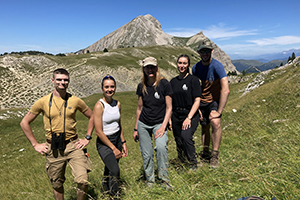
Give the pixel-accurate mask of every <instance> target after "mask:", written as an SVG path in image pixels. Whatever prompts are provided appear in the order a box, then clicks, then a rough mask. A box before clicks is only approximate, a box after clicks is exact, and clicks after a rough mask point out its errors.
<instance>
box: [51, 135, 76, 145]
mask: <svg viewBox="0 0 300 200" xmlns="http://www.w3.org/2000/svg"><path fill="white" fill-rule="evenodd" d="M77 138H78V135H75V136H74V137H72V138H71V139H68V140H66V141H65V144H66V145H67V144H69V143H70V142H72V141H73V140H76V139H77ZM47 142H48V143H49V144H51V140H48V139H47Z"/></svg>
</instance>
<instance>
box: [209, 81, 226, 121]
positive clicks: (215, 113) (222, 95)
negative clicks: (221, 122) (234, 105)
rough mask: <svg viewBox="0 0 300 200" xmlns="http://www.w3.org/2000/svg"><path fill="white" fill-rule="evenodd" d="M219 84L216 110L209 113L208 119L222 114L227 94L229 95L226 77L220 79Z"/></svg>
mask: <svg viewBox="0 0 300 200" xmlns="http://www.w3.org/2000/svg"><path fill="white" fill-rule="evenodd" d="M220 84H221V91H220V101H219V107H218V110H217V111H212V112H211V114H210V117H209V118H210V119H213V118H216V117H220V115H221V114H222V112H223V110H224V108H225V106H226V103H227V100H228V96H229V93H230V91H229V83H228V78H227V77H224V78H222V79H221V80H220Z"/></svg>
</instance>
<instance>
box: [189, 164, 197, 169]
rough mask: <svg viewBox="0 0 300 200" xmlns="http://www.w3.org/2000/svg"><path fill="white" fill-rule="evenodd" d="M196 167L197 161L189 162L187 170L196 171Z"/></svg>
mask: <svg viewBox="0 0 300 200" xmlns="http://www.w3.org/2000/svg"><path fill="white" fill-rule="evenodd" d="M197 168H198V163H197V164H196V163H194V164H190V166H189V171H196V170H197Z"/></svg>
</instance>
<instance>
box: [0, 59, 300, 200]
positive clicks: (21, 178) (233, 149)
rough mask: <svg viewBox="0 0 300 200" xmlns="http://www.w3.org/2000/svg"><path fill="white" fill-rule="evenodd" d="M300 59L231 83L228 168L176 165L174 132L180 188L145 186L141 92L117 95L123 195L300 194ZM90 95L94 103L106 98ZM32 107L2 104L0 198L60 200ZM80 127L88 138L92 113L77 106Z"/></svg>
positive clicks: (174, 177)
mask: <svg viewBox="0 0 300 200" xmlns="http://www.w3.org/2000/svg"><path fill="white" fill-rule="evenodd" d="M299 75H300V65H299V64H297V65H293V66H290V67H288V68H284V69H281V70H273V71H272V72H271V73H269V74H268V75H267V77H266V79H265V80H264V84H263V85H261V86H260V87H259V88H258V89H255V90H253V91H251V92H249V93H247V94H246V95H244V96H242V94H243V89H244V88H245V87H246V85H247V84H248V83H239V84H231V85H230V90H231V94H230V97H229V101H228V103H227V106H226V108H225V111H224V113H223V117H222V126H223V138H222V144H221V148H220V162H221V167H220V168H219V169H217V170H212V169H210V168H209V166H208V165H204V166H203V167H202V168H199V169H198V170H197V171H194V172H189V171H188V169H187V168H185V167H184V166H180V165H178V164H176V163H175V162H174V161H175V160H176V149H175V142H174V138H173V136H172V132H169V145H168V147H169V160H170V169H169V173H170V179H171V184H172V185H173V186H174V187H175V189H174V191H172V192H169V191H165V190H164V189H162V188H160V186H159V185H155V187H154V188H153V189H148V188H146V186H145V184H144V179H143V173H142V171H143V170H142V158H141V154H140V150H139V146H138V143H135V142H134V141H133V138H132V133H133V128H134V124H135V110H136V106H137V96H136V95H135V93H134V92H120V93H117V94H116V95H115V99H118V100H119V101H120V102H121V104H122V124H123V129H124V133H125V137H126V140H127V145H128V148H129V156H128V157H127V158H122V159H121V161H120V167H121V181H122V199H136V200H138V199H201V200H202V199H203V200H206V199H237V198H240V197H246V196H250V195H255V196H260V197H262V198H264V199H271V198H272V197H276V198H277V199H279V200H282V199H299V198H300V183H299V182H300V173H299V172H300V159H299V158H300V155H299V152H300V151H299V150H300V149H299V148H300V146H299V144H300V137H299V133H300V121H299V113H300V101H299V97H300V81H299V78H298V77H299ZM101 97H102V95H101V94H95V95H92V96H89V97H88V98H85V99H84V100H85V102H86V103H87V104H88V105H89V106H90V107H91V108H93V107H94V105H95V102H96V101H97V100H98V99H99V98H101ZM24 112H26V110H25V109H11V110H9V113H8V111H7V110H5V111H4V110H2V111H0V115H2V116H3V114H6V115H10V116H11V117H10V118H8V119H0V127H1V129H0V142H1V147H0V180H1V181H0V187H1V188H2V190H1V192H0V195H1V199H20V200H23V199H53V194H52V190H51V185H50V183H49V181H48V178H47V175H46V173H45V158H44V157H43V156H41V155H39V154H38V153H37V152H35V151H34V149H33V148H32V147H31V145H30V143H29V142H28V141H27V139H26V137H25V136H24V134H23V133H22V131H21V129H20V126H19V123H20V120H21V116H20V115H21V114H20V115H17V114H13V113H24ZM77 120H78V125H77V128H78V132H79V135H80V137H81V138H83V137H84V135H85V131H86V128H87V120H86V118H85V117H84V116H83V115H82V114H80V113H78V114H77ZM32 127H33V130H34V134H35V136H36V137H37V139H38V141H40V142H43V141H45V138H44V130H43V125H42V117H41V116H39V117H38V118H37V120H36V121H35V122H34V123H33V124H32ZM200 135H201V132H200V128H198V130H197V132H196V134H195V142H196V147H197V148H196V152H197V153H200V151H201V150H202V149H201V146H200V144H201V141H200ZM95 137H96V136H95V134H94V138H93V140H92V141H91V143H90V144H89V146H88V152H89V154H90V158H91V161H92V164H93V171H92V172H91V173H90V188H89V191H88V194H89V199H102V198H103V196H102V194H101V192H100V181H101V178H102V173H103V168H104V165H103V163H102V161H101V159H100V157H99V155H98V153H97V151H96V147H95ZM66 177H67V181H66V183H65V197H66V198H65V199H76V190H75V185H74V184H73V178H72V175H71V173H70V168H69V167H68V168H67V174H66Z"/></svg>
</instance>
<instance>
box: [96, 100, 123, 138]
mask: <svg viewBox="0 0 300 200" xmlns="http://www.w3.org/2000/svg"><path fill="white" fill-rule="evenodd" d="M100 101H101V102H102V103H103V105H104V112H103V115H102V126H103V132H104V134H105V135H112V134H114V133H116V132H118V131H119V130H120V126H119V121H120V110H119V107H118V105H117V101H116V100H114V99H113V101H112V103H111V104H108V103H106V102H105V101H104V100H103V99H100Z"/></svg>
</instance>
